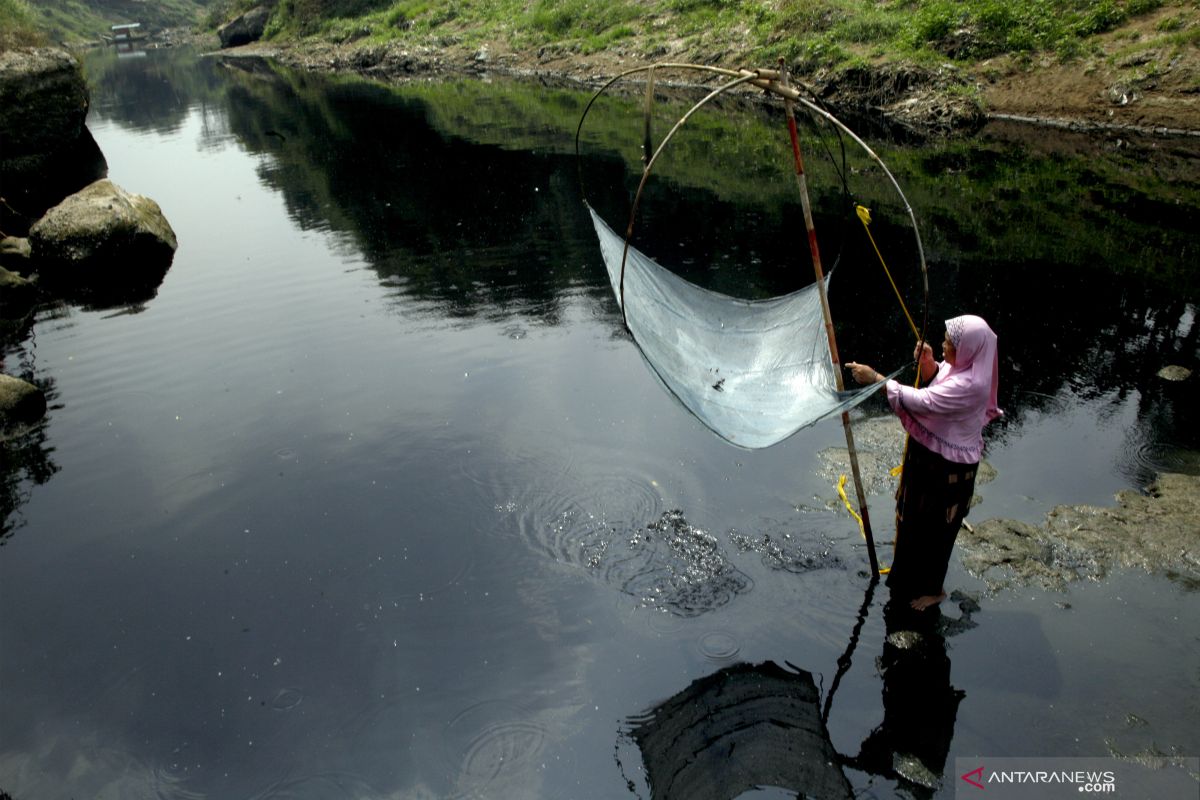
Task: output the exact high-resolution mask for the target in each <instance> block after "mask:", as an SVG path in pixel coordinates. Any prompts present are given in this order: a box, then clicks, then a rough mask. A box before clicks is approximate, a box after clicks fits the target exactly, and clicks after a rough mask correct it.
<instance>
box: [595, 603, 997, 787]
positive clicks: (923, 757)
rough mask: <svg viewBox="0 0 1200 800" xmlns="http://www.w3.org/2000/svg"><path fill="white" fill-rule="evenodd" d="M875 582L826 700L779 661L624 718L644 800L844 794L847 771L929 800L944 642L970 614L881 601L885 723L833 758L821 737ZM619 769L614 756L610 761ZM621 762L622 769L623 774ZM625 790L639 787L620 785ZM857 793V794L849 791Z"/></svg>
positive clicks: (948, 710) (947, 708)
mask: <svg viewBox="0 0 1200 800" xmlns="http://www.w3.org/2000/svg"><path fill="white" fill-rule="evenodd" d="M876 585H877V584H876V583H875V582H871V583H870V584H869V585H868V587H867V590H866V593H865V595H864V599H863V606H862V608H861V609H860V611H859V615H858V620H857V623H856V625H855V628H854V630H853V632H852V634H851V636H850V640H849V642H848V644H847V647H846V650H845V652H844V653H843V654H842V655H841V656H840V657H839V658H838V662H837V663H838V670H837V673H836V675H835V676H834V678H833V681H832V682H831V683H830V685H829V687H828V690H827V691H826V692H825V697H824V700H822V698H821V692H820V691H819V690H818V688H817V685H816V683H815V681H814V679H813V675H812V674H811V673H810V672H808V671H806V670H803V669H801V668H799V667H796V666H795V665H793V664H790V663H788V664H787V666H786V667H782V666H780V665H778V664H776V663H774V662H765V663H761V664H746V663H738V664H733V665H730V666H727V667H724V668H722V669H720V670H718V671H716V672H714V673H711V674H709V675H706V676H705V677H703V678H699V679H697V680H695V681H693V682H692V683H691V684H690V685H689V686H688V687H687V688H686V689H684V690H683V691H681V692H679V693H678V694H676V695H674V696H672V697H670V698H668V699H667V700H664V701H663V702H661V703H658V704H657V705H655V706H654V707H653V708H652V709H649V710H647V711H645V712H644V713H642V714H639V715H636V716H634V717H630V718H629V719H628V720H627V725H628V731H627V733H624V734H622V735H623V736H628V737H629V738H631V739H632V740H633V741H634V742H635V743H636V744H637V747H638V749H639V750H640V753H641V759H642V764H643V768H644V773H643V774H644V779H645V783H646V785H647V787H648V789H649V794H650V797H651V798H653V799H654V800H672V799H673V798H689V800H690V799H691V798H698V799H701V800H730V799H731V798H735V797H740V796H742V795H743V794H744V793H746V792H749V791H751V790H762V789H763V788H764V787H772V788H773V789H779V790H784V792H786V793H787V796H789V797H790V796H792V793H794V794H795V796H798V797H819V798H840V797H844V798H849V797H853V796H855V789H853V788H852V787H851V783H850V781H849V780H848V778H847V775H846V770H847V769H850V770H854V771H857V772H858V773H862V774H865V775H867V776H869V778H870V779H873V778H876V777H879V778H883V779H885V780H886V781H887V782H888V785H893V786H898V787H902V788H903V790H904V793H905V794H906V795H908V796H913V797H918V798H931V797H933V795H934V794H935V792H937V791H938V790H939V789H940V788H941V786H942V781H943V774H944V772H945V769H946V762H947V757H948V755H949V753H950V744H951V741H952V740H953V738H954V723H955V718H956V716H957V710H958V705H959V703H960V702H961V701H962V700H963V698H964V697H965V696H966V693H965V692H963V691H962V690H960V689H956V688H954V687H953V686H952V685H951V683H950V658H949V655H948V653H947V647H946V637H948V636H953V635H956V634H958V633H962V632H963V631H966V630H970V629H971V628H973V627H975V625H976V623H975V622H974V620H973V619H972V615H973V613H974V612H976V611H978V610H979V606H978V604H977V603H975V601H974V600H972V599H971V598H968V597H966V596H963V595H957V596H955V597H952V598H951V602H955V603H957V605H958V608H959V610H960V612H961V614H960V616H958V617H957V618H947V617H943V616H942V614H941V613H940V610H939V609H937V608H936V607H935V608H934V609H931V610H929V611H927V612H924V613H921V612H915V611H913V610H912V609H911V608H910V607H909V606H908V604H907V602H906V601H905V602H897V601H895V600H892V599H889V600H888V602H887V603H886V604H885V606H884V609H883V615H884V624H885V629H886V638H885V639H884V643H883V652H882V654H881V655H880V656H879V657H878V658H877V659H876V661H875V664H876V670H877V671H878V672H879V673H880V674H881V675H882V679H883V721H882V722H881V723H880V724H879V725H878V726H876V727H875V728H874V729H873V730H872V731H871V732H870V733H869V735H868V736H867V738H866V739H864V740H863V742H862V744H861V745H860V746H859V749H858V752H857V753H856V754H853V755H851V754H848V753H839V752H837V751H836V749H835V748H834V746H833V744H832V742H831V741H830V738H829V733H828V731H827V729H826V723H827V722H828V719H829V715H830V713H831V711H832V710H834V709H835V708H836V705H835V695H836V693H837V691H838V688H839V685H840V683H841V680H842V678H843V677H844V676H845V675H846V673H847V672H848V671H849V670H850V668H851V666H852V663H853V656H854V652H855V649H856V647H857V645H858V640H859V636H860V634H861V631H862V626H863V624H864V623H865V622H866V619H867V615H868V613H869V611H870V608H871V605H872V602H873V598H874V592H875V588H876ZM618 761H619V758H618ZM624 769H625V766H624V765H623V766H622V770H623V771H624ZM626 780H627V781H628V785H629V788H630V790H631V792H632V793H633V794H635V795H639V796H640V793H639V791H638V786H637V783H636V782H634V781H631V780H629V779H628V777H626ZM858 788H859V789H861V787H858Z"/></svg>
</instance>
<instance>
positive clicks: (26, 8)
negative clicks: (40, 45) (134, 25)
mask: <svg viewBox="0 0 1200 800" xmlns="http://www.w3.org/2000/svg"><path fill="white" fill-rule="evenodd" d="M206 5H208V0H152V1H151V2H147V1H146V0H36V2H29V0H0V46H4V43H5V42H6V41H7V40H8V37H9V34H8V30H9V26H8V22H9V20H15V21H16V22H17V23H18V24H22V23H23V24H24V25H25V28H24V29H25V30H34V31H36V32H37V33H38V34H39V35H40V36H41V37H43V38H44V39H49V40H52V41H56V42H60V41H65V42H77V41H92V42H94V41H96V40H98V39H99V38H100V36H101V35H105V34H108V32H109V29H110V27H111V26H113V25H116V24H119V23H124V22H140V23H141V24H142V26H143V28H144V29H145V30H146V31H147V32H149V31H154V30H159V29H162V28H170V27H180V26H185V27H191V26H193V25H195V24H196V23H197V22H199V21H200V12H201V9H202V8H203V7H204V6H206ZM11 9H16V11H15V12H14V11H12V10H11ZM10 46H23V45H22V44H21V43H20V42H18V43H15V44H12V45H10Z"/></svg>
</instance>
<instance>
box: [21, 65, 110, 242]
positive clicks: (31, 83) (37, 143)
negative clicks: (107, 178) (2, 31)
mask: <svg viewBox="0 0 1200 800" xmlns="http://www.w3.org/2000/svg"><path fill="white" fill-rule="evenodd" d="M88 104H89V99H88V89H87V84H86V83H85V81H84V78H83V71H82V69H81V68H80V65H79V61H78V60H76V59H75V57H74V56H72V55H71V54H70V53H68V52H66V51H65V50H60V49H57V48H52V47H38V48H27V49H18V50H9V51H7V52H3V53H0V187H3V190H2V194H3V197H4V201H5V202H4V203H3V204H0V230H3V231H5V232H6V233H10V234H18V235H23V234H24V233H25V232H26V231H28V229H29V224H30V223H31V222H32V221H33V220H35V219H37V218H38V217H39V216H41V214H42V212H43V211H45V210H46V209H47V208H49V207H50V206H51V205H53V204H54V203H57V202H58V201H59V200H61V199H62V198H64V197H66V196H67V195H68V194H70V193H71V192H74V191H76V190H78V189H79V188H81V187H83V186H86V185H87V184H89V183H91V182H92V181H94V180H96V179H97V178H101V177H104V175H106V174H107V172H108V164H107V163H106V162H105V160H104V156H103V154H102V153H100V149H99V148H98V147H97V146H96V142H95V140H94V139H92V136H91V134H90V133H89V132H88V130H87V128H86V126H85V125H84V118H85V117H86V116H87V112H88Z"/></svg>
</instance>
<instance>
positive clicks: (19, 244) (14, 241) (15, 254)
mask: <svg viewBox="0 0 1200 800" xmlns="http://www.w3.org/2000/svg"><path fill="white" fill-rule="evenodd" d="M29 255H30V247H29V240H28V239H22V238H20V237H18V236H8V237H6V238H4V239H0V266H2V267H5V268H7V269H15V270H17V271H18V272H19V271H22V270H23V269H25V268H26V267H28V266H29Z"/></svg>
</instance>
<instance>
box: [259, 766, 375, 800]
mask: <svg viewBox="0 0 1200 800" xmlns="http://www.w3.org/2000/svg"><path fill="white" fill-rule="evenodd" d="M378 796H379V790H378V789H376V788H375V787H374V786H372V785H371V784H370V783H369V782H367V781H366V780H364V779H363V778H360V777H358V776H357V775H352V774H350V773H348V772H333V771H331V772H321V773H316V774H313V775H302V776H299V777H290V778H286V779H284V780H281V781H279V782H277V783H275V784H273V785H271V786H270V787H268V788H267V789H266V790H265V791H264V792H263V793H262V794H258V795H255V796H254V798H253V800H338V798H353V800H358V799H359V798H363V797H378Z"/></svg>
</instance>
